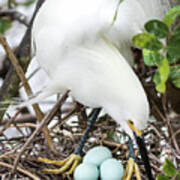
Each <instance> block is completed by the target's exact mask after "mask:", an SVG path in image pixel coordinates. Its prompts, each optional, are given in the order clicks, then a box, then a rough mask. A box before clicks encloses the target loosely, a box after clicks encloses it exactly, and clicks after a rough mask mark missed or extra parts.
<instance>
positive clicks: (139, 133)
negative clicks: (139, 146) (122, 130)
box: [127, 120, 143, 137]
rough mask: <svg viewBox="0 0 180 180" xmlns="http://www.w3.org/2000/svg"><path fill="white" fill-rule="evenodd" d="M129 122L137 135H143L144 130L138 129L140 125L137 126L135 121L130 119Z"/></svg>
mask: <svg viewBox="0 0 180 180" xmlns="http://www.w3.org/2000/svg"><path fill="white" fill-rule="evenodd" d="M127 123H128V125H129V127H130V129H131V130H132V131H133V132H134V133H135V134H136V135H137V136H139V137H140V136H142V133H143V131H142V130H140V129H138V127H135V125H134V122H133V121H131V120H128V121H127Z"/></svg>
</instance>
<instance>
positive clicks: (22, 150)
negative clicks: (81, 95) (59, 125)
mask: <svg viewBox="0 0 180 180" xmlns="http://www.w3.org/2000/svg"><path fill="white" fill-rule="evenodd" d="M68 93H69V90H68V91H66V92H65V93H64V95H63V96H62V97H61V98H60V100H59V101H58V102H57V103H56V104H55V106H54V107H53V109H52V110H51V111H50V112H49V113H48V114H47V115H46V116H45V117H44V118H43V120H42V122H41V123H40V124H39V125H38V126H37V128H36V130H35V131H34V132H33V134H32V135H31V136H30V137H29V139H28V140H27V141H26V143H25V144H24V145H23V146H22V148H21V149H20V152H19V154H18V156H17V158H16V159H15V162H14V167H13V171H12V173H13V174H14V173H15V171H16V168H17V165H18V163H19V160H20V157H21V155H22V154H23V152H24V150H25V149H26V148H27V146H29V144H30V143H31V142H32V141H33V139H34V138H35V137H36V136H37V135H38V134H39V133H40V131H41V129H42V128H43V127H44V126H45V125H46V124H48V122H49V121H51V120H52V119H53V117H54V116H55V115H56V113H57V112H58V110H59V107H61V105H62V104H63V103H64V101H65V100H66V98H67V97H68Z"/></svg>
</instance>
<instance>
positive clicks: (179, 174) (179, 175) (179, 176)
mask: <svg viewBox="0 0 180 180" xmlns="http://www.w3.org/2000/svg"><path fill="white" fill-rule="evenodd" d="M177 179H178V180H180V171H179V172H178V174H177Z"/></svg>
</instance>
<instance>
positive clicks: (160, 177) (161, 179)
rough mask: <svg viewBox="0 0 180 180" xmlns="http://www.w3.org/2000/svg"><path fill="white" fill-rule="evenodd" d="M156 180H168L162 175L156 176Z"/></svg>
mask: <svg viewBox="0 0 180 180" xmlns="http://www.w3.org/2000/svg"><path fill="white" fill-rule="evenodd" d="M156 180H169V178H168V177H167V176H164V175H162V174H158V175H157V177H156Z"/></svg>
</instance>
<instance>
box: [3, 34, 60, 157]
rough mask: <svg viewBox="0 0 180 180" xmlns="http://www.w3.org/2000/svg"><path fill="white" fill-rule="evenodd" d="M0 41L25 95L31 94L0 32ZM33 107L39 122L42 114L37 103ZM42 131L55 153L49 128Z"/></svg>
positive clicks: (16, 61)
mask: <svg viewBox="0 0 180 180" xmlns="http://www.w3.org/2000/svg"><path fill="white" fill-rule="evenodd" d="M0 43H1V44H2V46H3V47H4V49H5V51H6V54H7V56H8V57H9V59H10V60H11V63H12V64H13V66H14V68H15V70H16V72H17V74H18V76H19V78H20V80H21V82H22V83H23V86H24V89H25V91H26V93H27V95H28V96H30V95H32V90H31V87H30V86H29V84H28V82H27V80H26V77H25V75H24V72H23V70H22V68H21V66H20V65H19V63H18V60H17V58H16V56H15V55H14V53H13V52H12V50H11V48H10V46H9V44H8V43H7V41H6V38H5V37H4V36H3V35H2V34H0ZM33 109H34V111H35V113H36V116H37V118H38V120H39V122H41V121H42V119H43V117H44V114H43V113H42V111H41V109H40V108H39V106H38V104H34V105H33ZM43 133H44V137H45V139H46V141H47V144H48V146H49V148H50V149H51V151H52V152H54V153H55V154H58V152H57V151H56V149H55V147H54V144H53V141H52V139H51V137H50V134H49V130H48V128H47V127H44V128H43Z"/></svg>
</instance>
